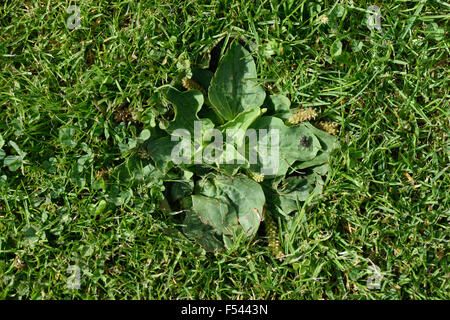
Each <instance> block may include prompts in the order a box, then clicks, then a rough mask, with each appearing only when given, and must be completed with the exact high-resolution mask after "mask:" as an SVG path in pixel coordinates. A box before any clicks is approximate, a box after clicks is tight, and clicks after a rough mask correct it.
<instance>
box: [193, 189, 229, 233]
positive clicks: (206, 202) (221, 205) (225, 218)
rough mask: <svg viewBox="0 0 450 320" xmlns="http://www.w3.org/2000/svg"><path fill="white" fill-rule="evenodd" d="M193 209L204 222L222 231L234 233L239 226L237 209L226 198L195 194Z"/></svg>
mask: <svg viewBox="0 0 450 320" xmlns="http://www.w3.org/2000/svg"><path fill="white" fill-rule="evenodd" d="M192 209H193V210H194V212H195V213H196V214H197V215H198V217H199V218H200V220H201V221H202V222H203V223H204V224H207V225H209V226H211V227H213V228H214V229H215V230H217V231H218V232H220V233H223V234H228V235H232V234H233V233H234V232H235V229H236V228H237V227H238V219H237V216H236V211H235V210H234V208H233V207H232V206H230V205H229V204H228V203H227V202H225V201H224V200H220V199H216V198H208V197H205V196H200V195H193V196H192Z"/></svg>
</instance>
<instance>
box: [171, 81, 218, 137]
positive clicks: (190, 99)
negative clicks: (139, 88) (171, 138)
mask: <svg viewBox="0 0 450 320" xmlns="http://www.w3.org/2000/svg"><path fill="white" fill-rule="evenodd" d="M164 96H165V98H166V99H167V100H168V101H169V102H170V103H171V104H172V105H173V108H174V112H175V116H174V118H173V120H172V121H171V122H170V124H169V126H168V127H167V129H166V131H167V132H168V133H169V134H172V133H173V132H174V131H175V130H176V129H186V130H187V131H189V133H190V134H191V135H194V125H195V124H194V121H201V122H202V129H203V130H206V129H207V128H212V127H214V125H213V124H212V122H211V121H210V120H209V119H199V118H198V116H197V113H198V112H199V111H200V109H201V107H202V105H203V102H204V97H203V94H202V93H201V92H200V91H198V90H189V91H185V92H181V91H179V90H177V89H175V88H172V87H167V88H165V90H164Z"/></svg>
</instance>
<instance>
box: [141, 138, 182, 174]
mask: <svg viewBox="0 0 450 320" xmlns="http://www.w3.org/2000/svg"><path fill="white" fill-rule="evenodd" d="M178 143H180V142H179V141H178V142H177V141H172V140H171V138H170V137H162V138H159V139H155V140H151V141H148V140H147V151H148V153H149V155H150V157H151V158H152V159H153V161H155V165H156V168H158V170H160V171H161V172H163V173H166V172H167V171H168V170H169V169H170V167H171V166H170V163H171V162H172V150H173V148H175V146H176V145H177V144H178Z"/></svg>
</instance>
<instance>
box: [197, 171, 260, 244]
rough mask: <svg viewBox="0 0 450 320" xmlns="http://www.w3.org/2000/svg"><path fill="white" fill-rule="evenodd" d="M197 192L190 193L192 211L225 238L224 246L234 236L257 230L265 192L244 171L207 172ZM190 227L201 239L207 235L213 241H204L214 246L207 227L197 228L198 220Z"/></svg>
mask: <svg viewBox="0 0 450 320" xmlns="http://www.w3.org/2000/svg"><path fill="white" fill-rule="evenodd" d="M196 192H200V194H196V195H193V196H192V210H193V212H195V214H196V215H197V217H198V219H199V220H200V221H201V222H202V223H203V224H204V225H205V226H208V227H210V228H212V230H213V231H214V232H215V234H217V235H222V239H226V240H227V243H226V247H230V241H232V240H233V239H238V238H239V239H240V238H242V239H246V238H248V237H251V236H253V235H254V234H255V233H256V231H257V230H258V227H259V224H260V222H261V220H262V217H261V214H262V210H263V206H264V203H265V196H264V192H263V190H262V188H261V186H260V185H259V184H258V183H256V182H255V181H253V180H251V179H249V178H247V177H246V176H244V175H239V176H235V177H227V176H216V177H214V176H209V178H208V179H204V180H201V181H200V182H199V183H198V185H197V187H196ZM189 219H192V217H190V218H189ZM197 222H198V221H197ZM192 228H193V229H195V232H196V233H197V236H201V237H202V239H203V240H204V242H207V241H208V240H206V239H209V240H210V241H211V242H212V244H207V245H208V246H209V247H211V246H214V247H215V244H214V243H215V240H216V238H215V237H212V238H211V230H210V229H208V228H206V227H205V228H200V227H199V226H198V223H197V225H196V227H195V228H194V227H192V226H191V227H190V228H188V229H192ZM202 232H203V233H204V234H203V233H202ZM191 234H192V232H191Z"/></svg>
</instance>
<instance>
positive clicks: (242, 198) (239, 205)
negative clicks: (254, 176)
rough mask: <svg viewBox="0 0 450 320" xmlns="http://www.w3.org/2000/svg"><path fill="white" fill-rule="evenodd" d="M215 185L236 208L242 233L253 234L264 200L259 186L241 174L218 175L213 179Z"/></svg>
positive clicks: (259, 218) (259, 220)
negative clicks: (231, 175) (233, 175)
mask: <svg viewBox="0 0 450 320" xmlns="http://www.w3.org/2000/svg"><path fill="white" fill-rule="evenodd" d="M215 185H216V186H217V188H219V189H221V190H222V191H223V192H224V193H225V194H226V195H227V197H228V198H229V199H230V201H231V202H232V204H233V206H234V207H235V208H236V211H237V215H238V219H239V223H240V224H241V226H242V227H243V229H244V230H243V231H244V233H245V234H246V235H247V236H252V235H253V234H255V233H256V231H257V230H258V227H259V223H260V222H261V220H262V210H263V206H264V203H265V201H266V199H265V197H264V192H263V190H262V188H261V186H260V185H259V184H258V183H257V182H255V181H253V180H251V179H249V178H247V177H246V176H243V175H240V176H235V177H226V176H219V177H217V178H216V179H215Z"/></svg>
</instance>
